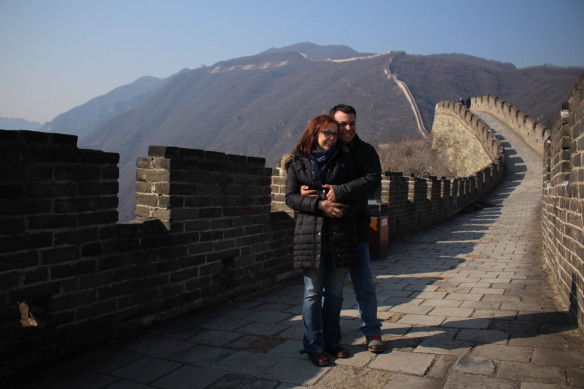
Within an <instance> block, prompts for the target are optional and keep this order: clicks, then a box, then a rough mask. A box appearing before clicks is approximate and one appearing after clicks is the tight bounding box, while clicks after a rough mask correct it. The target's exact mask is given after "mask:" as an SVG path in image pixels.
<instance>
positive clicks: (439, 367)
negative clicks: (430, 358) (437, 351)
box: [426, 355, 457, 380]
mask: <svg viewBox="0 0 584 389" xmlns="http://www.w3.org/2000/svg"><path fill="white" fill-rule="evenodd" d="M456 360H457V357H456V356H455V355H438V356H437V357H436V359H435V360H434V364H433V365H432V366H431V367H430V370H429V371H428V373H427V374H426V376H427V377H429V378H437V379H440V380H443V379H445V378H446V377H447V376H448V373H449V372H450V369H451V368H452V366H453V365H454V363H455V362H456Z"/></svg>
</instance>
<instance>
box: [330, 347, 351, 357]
mask: <svg viewBox="0 0 584 389" xmlns="http://www.w3.org/2000/svg"><path fill="white" fill-rule="evenodd" d="M326 352H327V353H329V354H331V355H333V356H335V357H336V358H349V352H348V351H347V350H345V349H344V348H342V347H341V346H337V347H331V348H327V349H326Z"/></svg>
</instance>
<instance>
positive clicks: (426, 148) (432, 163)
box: [379, 136, 453, 177]
mask: <svg viewBox="0 0 584 389" xmlns="http://www.w3.org/2000/svg"><path fill="white" fill-rule="evenodd" d="M379 150H380V152H379V158H380V161H381V169H382V171H389V172H402V173H403V174H404V175H414V176H416V177H423V176H437V177H453V174H452V172H451V171H450V170H449V169H448V165H447V163H446V162H445V161H444V159H443V158H442V156H441V153H440V150H435V149H433V148H432V136H428V137H427V138H424V139H402V140H399V141H395V142H392V143H387V144H384V145H381V146H380V147H379Z"/></svg>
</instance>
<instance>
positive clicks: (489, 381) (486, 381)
mask: <svg viewBox="0 0 584 389" xmlns="http://www.w3.org/2000/svg"><path fill="white" fill-rule="evenodd" d="M469 388H481V389H515V384H514V383H513V381H510V380H505V379H501V378H492V377H482V376H476V375H466V374H456V373H453V374H451V375H450V376H448V379H447V380H446V383H445V384H444V389H469Z"/></svg>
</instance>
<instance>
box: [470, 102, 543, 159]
mask: <svg viewBox="0 0 584 389" xmlns="http://www.w3.org/2000/svg"><path fill="white" fill-rule="evenodd" d="M471 109H472V110H473V111H479V112H486V113H490V114H492V115H494V116H495V117H497V118H498V119H499V120H501V121H502V122H504V123H505V124H507V125H508V126H509V127H511V128H512V129H513V130H514V131H515V132H517V134H519V135H520V136H521V137H522V138H523V139H524V140H525V142H526V143H527V144H528V145H530V146H531V147H532V148H533V149H534V150H535V151H537V152H538V153H539V155H541V156H543V154H544V147H545V142H546V141H547V139H548V138H549V136H550V134H551V130H550V129H549V128H547V127H545V126H544V125H543V124H541V123H538V122H536V121H535V120H534V119H532V118H531V117H529V116H528V115H527V114H525V113H524V112H521V111H520V110H519V109H518V108H517V107H515V106H513V105H511V104H509V103H507V102H505V101H504V100H501V99H499V98H498V97H495V96H479V97H473V98H471Z"/></svg>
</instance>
